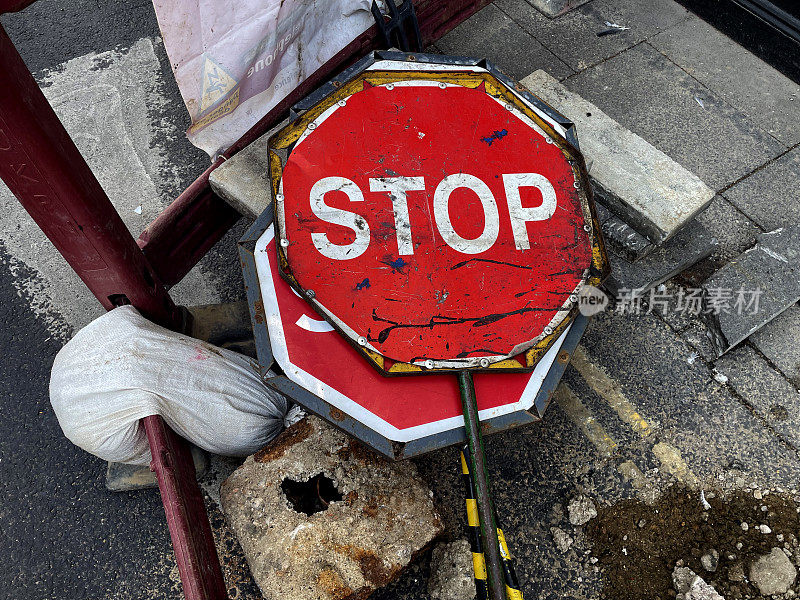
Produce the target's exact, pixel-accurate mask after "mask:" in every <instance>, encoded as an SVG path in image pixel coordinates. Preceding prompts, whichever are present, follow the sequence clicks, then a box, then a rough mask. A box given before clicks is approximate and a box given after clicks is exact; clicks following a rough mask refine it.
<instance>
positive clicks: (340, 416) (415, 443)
mask: <svg viewBox="0 0 800 600" xmlns="http://www.w3.org/2000/svg"><path fill="white" fill-rule="evenodd" d="M272 222H273V209H272V207H269V208H267V210H265V211H264V212H263V213H262V214H261V215H260V216H259V217H258V219H256V221H255V222H254V223H253V225H252V226H251V227H250V229H249V230H248V231H247V232H246V233H245V235H244V236H243V237H242V239H241V240H240V241H239V256H240V260H241V264H242V271H243V274H244V283H245V290H246V292H247V299H248V305H249V307H250V317H251V321H252V325H253V332H254V335H255V341H256V352H257V355H258V362H259V365H260V369H261V373H262V376H263V377H264V380H265V382H266V383H267V385H269V386H270V387H273V388H274V389H276V390H278V391H279V392H281V393H283V394H285V395H286V396H288V397H290V398H292V399H293V400H294V401H296V402H297V403H299V404H301V405H302V406H303V407H305V408H306V409H308V410H309V411H310V412H312V413H314V414H316V415H318V416H320V417H321V418H323V419H325V420H326V421H327V422H329V423H331V424H333V425H334V426H336V427H338V428H339V429H341V430H342V431H344V432H346V433H348V434H350V435H352V436H354V437H356V438H358V439H359V440H361V441H363V442H364V443H366V444H367V445H369V446H370V447H372V448H373V449H375V450H377V451H378V452H380V453H381V454H383V455H385V456H387V457H388V458H391V459H405V458H411V457H414V456H419V455H421V454H425V453H427V452H431V451H433V450H438V449H440V448H445V447H447V446H451V445H453V444H459V443H464V441H465V440H466V434H465V431H464V429H463V427H455V428H453V429H449V430H446V431H442V432H438V433H434V434H431V435H427V436H425V437H422V438H418V439H414V440H411V441H408V442H398V441H396V440H392V439H389V438H388V437H386V436H385V435H382V434H381V433H380V432H378V431H376V430H374V429H372V428H370V427H369V426H367V425H365V424H364V423H362V422H361V421H359V420H358V419H357V418H355V417H353V416H351V415H348V414H347V413H345V412H344V411H343V410H340V409H339V408H337V407H335V406H334V405H332V404H330V403H329V402H326V401H325V400H323V399H322V398H321V397H319V396H318V395H316V394H314V393H312V392H310V391H308V390H307V389H305V388H304V387H302V386H301V385H300V384H299V383H297V382H294V381H292V380H290V379H289V378H288V377H286V376H283V375H281V376H278V377H272V378H267V370H268V369H270V368H271V367H273V365H274V364H275V349H274V348H273V346H272V342H271V340H270V333H269V329H268V324H267V321H268V316H267V314H266V312H265V307H264V299H263V297H262V295H261V281H260V279H259V276H258V270H257V268H256V259H255V252H256V243H257V241H258V240H259V239H260V238H261V236H262V235H263V234H264V233H265V232H266V231H267V230H268V229H270V228H271V227H272V226H273V223H272ZM588 322H589V319H588V317H586V316H584V315H580V314H579V315H578V316H577V318H576V319H575V320H574V321H573V322H572V325H571V327H570V330H569V332H568V333H567V335H566V337H565V338H564V341H563V344H562V345H561V347H560V348H559V350H558V355H557V357H556V360H555V361H554V362H553V364H552V366H551V367H550V369H549V371H548V372H547V374H546V375H545V377H544V379H543V381H542V383H541V387H540V388H539V390H538V392H537V393H536V395H535V396H534V398H533V399H532V401H531V405H530V407H528V408H525V409H522V410H517V411H514V412H511V413H506V414H502V415H499V416H495V417H491V418H489V419H485V420H482V421H481V425H482V428H483V432H484V433H485V434H492V433H496V432H500V431H505V430H507V429H512V428H514V427H519V426H521V425H527V424H530V423H535V422H537V421H539V420H540V419H541V418H542V417H543V416H544V413H545V410H546V409H547V407H548V405H549V403H550V400H551V398H552V396H553V393H554V392H555V389H556V387H557V386H558V383H559V381H560V380H561V377H562V375H563V374H564V370H565V369H566V367H567V365H568V364H569V360H570V357H571V356H572V354H573V353H574V351H575V348H576V347H577V345H578V342H579V340H580V338H581V336H582V335H583V332H584V331H585V329H586V326H587V325H588Z"/></svg>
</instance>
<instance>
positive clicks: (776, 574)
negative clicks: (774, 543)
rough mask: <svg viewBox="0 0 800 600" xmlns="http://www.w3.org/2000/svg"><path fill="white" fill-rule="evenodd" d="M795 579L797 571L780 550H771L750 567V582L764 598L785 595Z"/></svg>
mask: <svg viewBox="0 0 800 600" xmlns="http://www.w3.org/2000/svg"><path fill="white" fill-rule="evenodd" d="M796 577H797V569H796V568H795V566H794V565H793V564H792V561H790V560H789V557H788V556H786V554H785V553H784V552H783V550H781V549H780V548H773V549H772V550H771V551H770V553H769V554H764V555H763V556H760V557H758V559H756V560H755V561H753V563H752V564H751V565H750V581H751V582H752V583H753V585H755V586H756V587H757V588H758V591H759V592H761V593H762V594H763V595H764V596H771V595H772V594H785V593H786V592H788V591H789V588H790V587H791V586H792V584H793V583H794V580H795V578H796Z"/></svg>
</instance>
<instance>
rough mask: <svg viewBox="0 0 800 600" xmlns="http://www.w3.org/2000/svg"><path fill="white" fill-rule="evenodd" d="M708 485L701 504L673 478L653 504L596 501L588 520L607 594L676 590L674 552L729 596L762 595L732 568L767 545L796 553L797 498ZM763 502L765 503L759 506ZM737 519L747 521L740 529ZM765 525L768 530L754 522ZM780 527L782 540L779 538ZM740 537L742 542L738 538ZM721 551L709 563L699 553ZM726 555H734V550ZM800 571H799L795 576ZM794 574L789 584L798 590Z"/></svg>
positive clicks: (657, 595) (645, 599) (655, 595)
mask: <svg viewBox="0 0 800 600" xmlns="http://www.w3.org/2000/svg"><path fill="white" fill-rule="evenodd" d="M716 494H717V495H716V496H715V497H712V498H709V497H708V496H710V495H713V493H709V492H706V498H707V501H708V503H709V504H710V505H711V508H710V509H709V510H704V509H703V504H702V503H701V500H700V493H699V492H697V491H694V490H688V489H687V488H685V487H678V486H674V487H672V488H670V490H669V491H668V492H667V493H666V494H665V495H664V496H662V497H661V499H660V500H659V501H658V502H657V503H656V504H654V505H648V504H645V503H644V502H642V501H640V500H624V501H622V502H619V503H618V504H616V505H614V506H609V507H604V508H600V509H599V510H598V516H597V517H596V518H594V519H592V520H591V521H590V522H589V523H587V525H586V532H587V535H588V537H589V539H590V540H591V542H592V543H593V545H594V548H593V550H592V554H593V555H594V556H596V557H597V558H598V559H599V562H598V563H597V564H598V566H600V567H601V573H602V575H603V577H604V581H605V589H604V593H605V597H607V598H613V599H614V600H654V599H659V600H661V599H665V598H666V599H668V598H674V597H675V591H674V590H673V587H672V571H673V569H674V568H675V564H676V563H677V562H678V561H679V560H683V562H684V565H685V566H687V567H689V568H690V569H692V570H693V571H694V572H695V573H697V574H698V575H700V576H701V577H703V579H705V580H706V581H707V582H708V583H710V584H711V585H713V586H714V587H715V588H716V589H717V591H718V592H719V593H720V594H722V595H723V596H724V597H725V598H726V600H739V599H744V598H761V597H762V596H761V595H760V594H759V591H758V589H757V588H756V587H755V586H753V585H751V584H750V583H749V582H748V581H747V577H745V579H744V581H732V579H738V577H737V575H736V572H737V571H739V572H741V569H742V567H743V569H744V573H745V575H747V573H748V570H749V565H750V563H751V562H752V561H753V560H754V559H755V558H757V557H758V556H759V555H762V554H767V553H769V551H770V550H771V549H772V548H775V547H776V546H777V547H781V548H787V549H789V550H790V551H791V553H792V562H795V563H796V562H797V558H798V542H797V535H798V526H800V518H798V517H799V515H798V513H797V505H796V504H795V502H794V500H793V499H792V498H790V497H789V496H787V495H782V494H777V493H774V492H770V493H769V494H768V495H766V496H764V497H763V499H761V500H758V499H756V498H755V497H754V496H753V493H752V492H744V491H740V492H735V493H730V494H728V495H727V497H725V498H724V499H723V498H722V495H721V493H720V492H716ZM763 506H766V507H767V510H766V511H763V510H762V507H763ZM742 522H745V523H747V524H748V526H749V527H748V530H747V531H743V529H742ZM761 524H765V525H768V526H769V527H770V529H771V530H772V533H769V534H764V533H761V531H760V530H759V529H758V526H759V525H761ZM778 534H783V536H784V541H783V542H779V541H778V539H777V537H776V536H777V535H778ZM738 543H741V544H742V547H741V549H739V548H737V544H738ZM712 548H713V549H715V550H717V552H719V566H718V567H717V570H716V571H715V572H713V573H711V572H708V571H706V570H705V569H704V568H703V566H702V564H701V562H700V557H701V556H703V555H704V554H706V553H707V552H709V551H710V550H711V549H712ZM731 556H732V557H733V558H731ZM799 579H800V578H799ZM799 587H800V586H798V582H797V581H796V582H795V585H794V586H793V588H792V589H794V590H795V591H798V588H799Z"/></svg>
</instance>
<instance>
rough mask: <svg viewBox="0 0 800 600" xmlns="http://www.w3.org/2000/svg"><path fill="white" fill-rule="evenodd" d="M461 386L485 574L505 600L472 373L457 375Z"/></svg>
mask: <svg viewBox="0 0 800 600" xmlns="http://www.w3.org/2000/svg"><path fill="white" fill-rule="evenodd" d="M458 387H459V389H460V390H461V404H462V406H463V407H464V427H465V429H466V431H467V446H468V448H469V460H470V463H471V466H472V472H473V474H474V479H475V492H476V493H475V496H476V498H475V502H476V504H477V507H478V519H479V521H480V527H481V541H482V542H483V549H484V553H485V556H486V575H487V578H488V582H489V597H490V598H491V600H505V598H506V592H505V584H504V578H503V566H502V563H501V562H500V545H499V542H498V539H497V524H496V523H495V518H494V507H493V506H492V497H491V492H490V489H489V471H488V469H487V468H486V453H485V451H484V447H483V436H482V435H481V426H480V420H479V419H478V403H477V400H476V398H475V385H474V384H473V382H472V373H471V372H470V371H459V372H458Z"/></svg>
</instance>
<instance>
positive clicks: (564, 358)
mask: <svg viewBox="0 0 800 600" xmlns="http://www.w3.org/2000/svg"><path fill="white" fill-rule="evenodd" d="M558 360H559V361H560V362H562V363H567V362H569V352H567V351H566V350H562V351H561V352H559V353H558Z"/></svg>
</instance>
